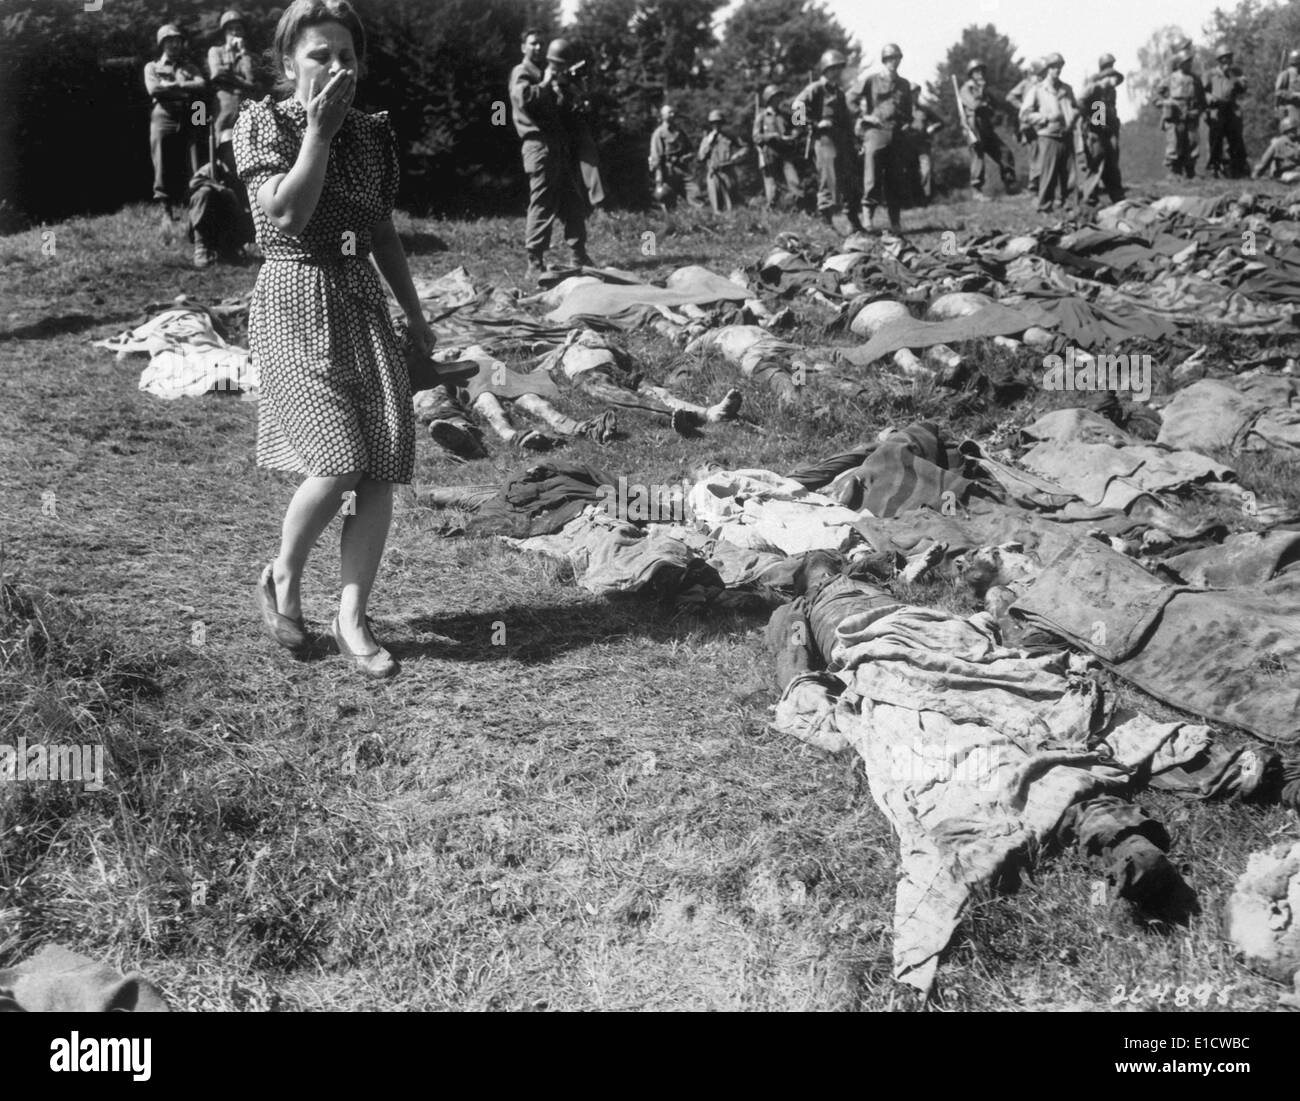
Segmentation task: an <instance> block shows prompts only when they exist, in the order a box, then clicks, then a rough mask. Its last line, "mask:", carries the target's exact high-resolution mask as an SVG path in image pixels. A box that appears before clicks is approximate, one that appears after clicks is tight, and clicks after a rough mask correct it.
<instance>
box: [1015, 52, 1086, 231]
mask: <svg viewBox="0 0 1300 1101" xmlns="http://www.w3.org/2000/svg"><path fill="white" fill-rule="evenodd" d="M1064 68H1065V59H1064V58H1063V57H1061V55H1060V54H1056V53H1054V54H1048V55H1047V57H1045V58H1043V79H1042V80H1040V81H1039V82H1038V83H1037V84H1035V85H1034V86H1033V87H1032V88H1031V89H1030V90H1029V92H1028V93H1027V94H1026V96H1025V103H1024V106H1023V107H1021V108H1020V122H1021V125H1028V126H1032V127H1033V128H1034V131H1035V132H1036V133H1037V135H1038V155H1039V160H1038V210H1039V212H1040V213H1044V214H1045V213H1047V212H1048V211H1050V210H1051V209H1052V203H1053V200H1054V198H1055V193H1056V192H1057V191H1058V189H1059V192H1060V198H1061V205H1062V206H1064V205H1065V203H1066V201H1067V200H1068V198H1069V195H1070V165H1071V163H1072V162H1073V160H1074V128H1075V126H1076V125H1077V124H1078V122H1079V105H1078V103H1077V102H1076V101H1075V98H1074V89H1072V88H1071V87H1070V86H1069V85H1068V84H1066V83H1065V81H1063V80H1062V79H1061V70H1062V69H1064Z"/></svg>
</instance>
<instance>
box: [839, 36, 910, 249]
mask: <svg viewBox="0 0 1300 1101" xmlns="http://www.w3.org/2000/svg"><path fill="white" fill-rule="evenodd" d="M902 60H903V51H902V50H900V49H899V48H898V46H896V45H895V44H894V43H892V42H890V43H888V44H887V45H886V46H885V47H884V48H883V49H882V50H881V51H880V61H881V64H883V65H884V68H883V69H880V70H877V71H876V72H872V73H868V74H867V75H866V76H864V77H863V78H862V80H861V81H860V82H859V83H858V86H857V88H856V89H855V90H854V94H853V101H854V103H855V104H856V105H857V108H858V121H857V130H858V133H859V134H860V135H861V136H862V212H863V214H864V216H865V217H864V219H863V221H864V222H865V223H866V225H867V227H868V228H870V226H871V220H872V218H873V217H874V216H875V213H876V208H877V207H880V206H883V207H885V209H886V210H887V211H888V212H889V228H890V229H893V230H900V229H902V228H903V223H902V209H903V199H904V197H905V195H906V192H907V174H908V173H907V167H908V156H909V153H910V149H909V147H908V143H907V133H906V131H907V128H908V127H909V126H910V125H911V122H912V85H911V84H910V83H908V82H907V81H906V80H904V79H903V78H902V77H900V76H899V75H898V65H899V62H900V61H902Z"/></svg>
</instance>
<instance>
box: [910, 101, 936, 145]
mask: <svg viewBox="0 0 1300 1101" xmlns="http://www.w3.org/2000/svg"><path fill="white" fill-rule="evenodd" d="M941 129H943V119H941V118H940V117H939V116H938V115H937V114H936V113H935V112H934V111H933V110H932V109H931V108H929V107H927V106H926V105H925V104H923V103H922V102H921V101H920V100H919V99H918V100H914V101H913V102H912V121H911V123H910V124H909V125H908V130H910V131H911V133H912V136H913V137H915V138H918V139H919V140H921V141H924V142H926V143H928V142H929V141H930V136H931V135H932V134H933V133H934V132H935V131H936V130H941Z"/></svg>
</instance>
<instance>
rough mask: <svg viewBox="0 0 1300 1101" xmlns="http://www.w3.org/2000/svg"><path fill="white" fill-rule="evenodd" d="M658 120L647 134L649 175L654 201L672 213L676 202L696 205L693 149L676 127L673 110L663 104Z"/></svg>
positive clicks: (687, 139)
mask: <svg viewBox="0 0 1300 1101" xmlns="http://www.w3.org/2000/svg"><path fill="white" fill-rule="evenodd" d="M659 118H660V122H659V125H658V126H657V127H655V131H654V133H653V134H651V135H650V176H651V179H653V180H654V195H655V200H656V201H657V202H658V203H660V205H662V206H663V208H664V210H665V211H668V210H672V209H673V208H674V207H675V206H676V205H677V201H678V200H679V199H685V200H686V201H687V202H689V203H690V204H691V205H692V206H699V205H700V189H699V184H698V183H697V182H696V179H695V147H694V146H693V145H691V139H690V138H688V137H687V136H686V131H685V130H683V129H682V128H681V127H680V126H679V125H678V124H677V108H676V107H674V106H673V105H672V104H671V103H665V104H664V105H663V106H662V107H661V108H659Z"/></svg>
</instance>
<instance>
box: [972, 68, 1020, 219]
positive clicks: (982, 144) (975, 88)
mask: <svg viewBox="0 0 1300 1101" xmlns="http://www.w3.org/2000/svg"><path fill="white" fill-rule="evenodd" d="M985 74H986V68H985V65H984V62H983V61H980V60H979V59H978V58H976V59H974V60H973V61H971V62H970V64H969V65H967V66H966V78H967V79H966V83H965V84H963V85H962V86H961V92H960V95H961V104H962V112H963V114H964V115H965V119H966V125H967V126H968V127H970V130H971V133H970V135H968V137H967V141H968V142H969V143H970V186H971V190H972V191H974V192H975V198H977V199H980V200H985V199H987V196H986V195H985V194H984V158H985V157H992V158H993V160H994V163H996V164H997V166H998V171H999V172H1000V173H1001V175H1002V185H1003V187H1005V188H1006V189H1007V192H1008V193H1014V192H1015V190H1016V157H1015V154H1014V153H1012V152H1011V150H1010V149H1008V148H1007V146H1006V144H1005V143H1004V142H1003V141H1002V138H1001V137H999V136H998V132H997V130H996V129H995V125H996V121H997V116H998V115H999V114H1001V115H1007V116H1010V117H1011V118H1013V119H1014V118H1015V115H1014V112H1012V111H1011V109H1010V107H1008V106H1007V104H1006V102H1005V101H1004V100H1003V99H1002V98H1001V97H1000V96H998V95H997V94H996V93H995V92H994V91H993V89H992V88H990V87H989V86H988V84H987V82H986V80H985Z"/></svg>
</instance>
